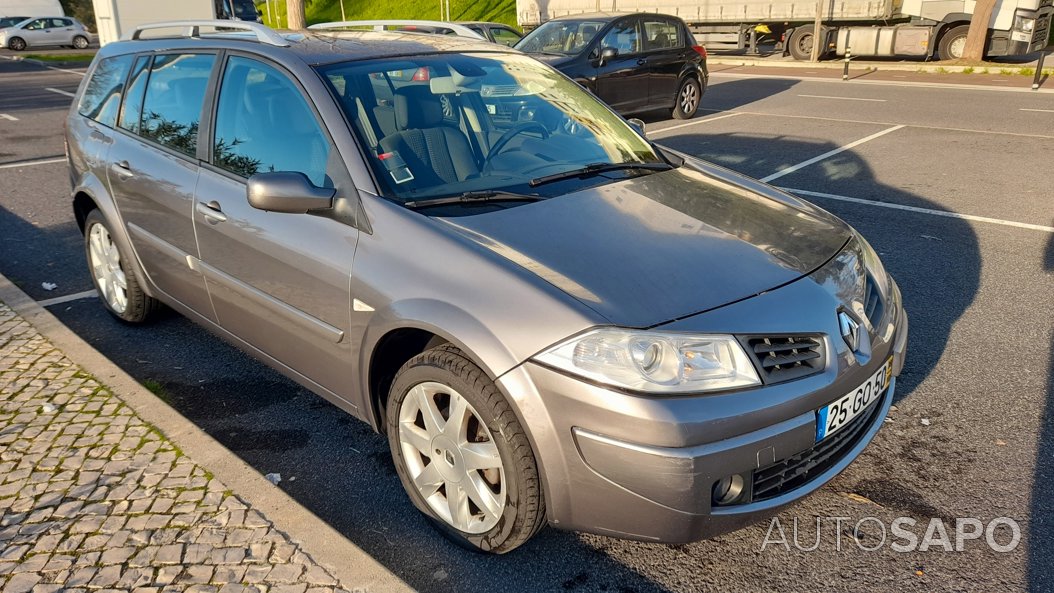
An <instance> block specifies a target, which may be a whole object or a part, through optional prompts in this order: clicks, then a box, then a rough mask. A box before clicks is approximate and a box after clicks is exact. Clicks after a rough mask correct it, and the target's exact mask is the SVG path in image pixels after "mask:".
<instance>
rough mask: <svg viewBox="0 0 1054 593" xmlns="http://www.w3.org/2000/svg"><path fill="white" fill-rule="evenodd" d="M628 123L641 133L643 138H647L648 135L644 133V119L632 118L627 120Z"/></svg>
mask: <svg viewBox="0 0 1054 593" xmlns="http://www.w3.org/2000/svg"><path fill="white" fill-rule="evenodd" d="M626 123H628V124H629V125H631V126H633V128H634V129H635V130H637V131H638V132H640V135H641V136H644V137H647V134H646V133H645V132H644V120H643V119H639V118H636V117H631V118H629V119H627V120H626Z"/></svg>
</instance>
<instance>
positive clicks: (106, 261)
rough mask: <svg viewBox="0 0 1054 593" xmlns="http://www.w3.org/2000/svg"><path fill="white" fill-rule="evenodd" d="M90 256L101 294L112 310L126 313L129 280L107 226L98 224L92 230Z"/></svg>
mask: <svg viewBox="0 0 1054 593" xmlns="http://www.w3.org/2000/svg"><path fill="white" fill-rule="evenodd" d="M88 254H89V257H90V259H91V262H90V263H91V272H92V276H94V277H95V284H96V286H98V288H99V294H100V295H101V296H102V298H103V300H105V301H106V304H108V305H109V306H110V308H111V309H113V310H114V311H115V312H117V313H124V311H125V309H126V308H127V307H128V278H127V277H126V276H125V274H124V270H122V269H121V253H120V252H119V251H118V250H117V245H116V244H114V242H113V238H112V237H111V236H110V231H108V230H107V229H106V227H105V226H103V225H101V224H96V225H95V226H93V227H92V228H91V231H90V232H89V234H88Z"/></svg>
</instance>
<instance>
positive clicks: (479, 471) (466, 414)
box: [398, 381, 508, 534]
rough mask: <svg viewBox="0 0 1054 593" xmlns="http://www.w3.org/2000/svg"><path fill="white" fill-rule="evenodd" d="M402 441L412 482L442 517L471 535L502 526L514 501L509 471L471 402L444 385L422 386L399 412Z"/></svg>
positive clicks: (406, 400) (429, 383)
mask: <svg viewBox="0 0 1054 593" xmlns="http://www.w3.org/2000/svg"><path fill="white" fill-rule="evenodd" d="M398 438H399V445H400V447H401V449H402V454H403V458H404V459H405V462H406V468H407V470H409V476H410V479H411V480H412V481H413V485H414V487H415V488H416V489H417V491H418V493H419V494H420V495H421V497H422V498H423V499H424V501H425V502H426V503H427V504H428V506H429V508H430V509H431V510H432V512H433V513H435V515H436V516H437V517H439V518H440V519H442V520H443V521H445V522H446V523H447V524H449V525H450V526H452V527H454V528H456V529H458V530H459V531H462V532H465V533H473V534H477V533H484V532H486V531H489V530H490V529H491V528H493V527H494V526H495V525H497V523H498V521H499V520H500V519H501V517H502V515H503V514H504V512H505V505H506V501H507V499H508V497H507V493H506V490H505V485H506V481H505V468H504V466H503V465H502V462H501V455H500V454H499V452H498V447H497V445H495V443H494V439H493V437H492V435H491V433H490V430H488V429H487V427H486V425H485V424H484V422H483V420H482V419H481V418H480V416H479V414H478V412H477V411H476V409H475V408H473V407H472V404H470V403H469V402H468V400H466V399H465V398H464V397H463V396H462V395H461V394H459V393H458V392H457V391H455V390H453V389H451V388H450V387H448V386H446V385H443V384H442V383H437V382H432V381H429V382H424V383H418V384H417V385H415V386H414V387H413V388H411V389H410V391H409V393H407V394H406V398H405V399H404V401H403V402H402V406H401V407H400V409H399V435H398Z"/></svg>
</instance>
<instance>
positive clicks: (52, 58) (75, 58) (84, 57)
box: [22, 54, 95, 62]
mask: <svg viewBox="0 0 1054 593" xmlns="http://www.w3.org/2000/svg"><path fill="white" fill-rule="evenodd" d="M22 57H23V58H25V59H27V60H40V61H41V62H90V61H92V59H93V58H95V54H24V55H23V56H22Z"/></svg>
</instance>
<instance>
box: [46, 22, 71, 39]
mask: <svg viewBox="0 0 1054 593" xmlns="http://www.w3.org/2000/svg"><path fill="white" fill-rule="evenodd" d="M48 20H49V21H51V22H50V24H51V29H50V33H49V34H48V39H49V41H48V43H49V44H51V45H73V21H71V20H69V19H48Z"/></svg>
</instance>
